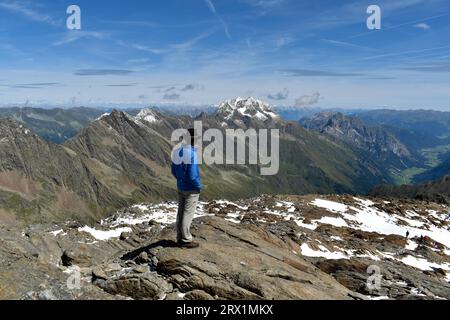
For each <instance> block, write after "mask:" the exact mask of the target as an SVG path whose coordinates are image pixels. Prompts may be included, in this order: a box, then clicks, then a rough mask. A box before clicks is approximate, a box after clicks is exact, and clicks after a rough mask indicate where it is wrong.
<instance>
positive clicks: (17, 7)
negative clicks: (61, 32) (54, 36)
mask: <svg viewBox="0 0 450 320" xmlns="http://www.w3.org/2000/svg"><path fill="white" fill-rule="evenodd" d="M0 9H4V10H7V11H9V12H12V13H17V14H20V15H21V16H23V17H25V18H27V19H29V20H32V21H37V22H42V23H47V24H50V25H53V26H58V25H60V24H61V21H58V20H56V19H54V18H53V17H51V16H50V15H48V14H45V13H42V12H39V11H36V10H35V9H33V8H32V3H31V2H25V1H2V2H0Z"/></svg>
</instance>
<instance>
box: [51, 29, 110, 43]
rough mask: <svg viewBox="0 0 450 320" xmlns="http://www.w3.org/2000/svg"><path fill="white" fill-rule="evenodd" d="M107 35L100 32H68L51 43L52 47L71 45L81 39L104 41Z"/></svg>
mask: <svg viewBox="0 0 450 320" xmlns="http://www.w3.org/2000/svg"><path fill="white" fill-rule="evenodd" d="M106 37H107V35H106V34H105V33H102V32H97V31H81V30H77V31H70V32H67V33H66V34H65V35H64V37H63V38H62V39H61V40H59V41H56V42H54V43H53V45H54V46H61V45H64V44H68V43H72V42H75V41H77V40H80V39H83V38H93V39H105V38H106Z"/></svg>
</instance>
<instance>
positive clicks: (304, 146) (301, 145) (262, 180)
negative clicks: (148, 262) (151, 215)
mask: <svg viewBox="0 0 450 320" xmlns="http://www.w3.org/2000/svg"><path fill="white" fill-rule="evenodd" d="M255 114H257V115H259V116H257V117H254V115H255ZM194 120H202V121H203V124H204V127H205V129H207V128H219V129H220V130H226V129H227V128H244V129H245V128H250V127H252V128H277V129H279V130H280V172H279V174H278V175H275V176H267V177H263V176H260V175H259V170H258V169H259V166H258V165H251V166H239V165H235V166H228V165H226V166H225V165H213V166H206V165H203V166H202V168H201V172H202V178H203V180H204V184H205V186H206V188H205V190H204V193H203V196H204V197H205V198H208V199H212V198H217V197H220V198H224V197H225V198H237V197H243V196H245V197H247V196H252V195H259V194H261V193H271V194H274V193H291V194H307V193H335V192H337V193H358V192H367V191H368V190H370V188H372V187H373V186H375V185H377V184H381V183H387V182H389V181H388V180H385V179H384V178H383V173H382V172H381V171H380V170H379V168H378V167H377V165H376V164H375V163H374V162H373V161H371V160H370V159H368V158H367V157H362V156H361V155H360V154H358V153H357V152H355V151H353V150H352V149H350V148H348V146H347V145H346V144H345V143H342V142H340V141H335V140H332V139H328V138H327V137H325V136H323V135H320V134H317V133H315V132H311V131H308V130H306V129H304V128H302V127H301V126H300V125H299V124H298V123H296V122H286V121H284V120H283V119H281V118H280V117H279V116H278V115H276V114H275V113H274V112H273V111H272V110H271V109H270V107H269V106H268V105H266V104H264V103H262V102H261V101H258V100H256V99H234V100H230V101H227V102H225V103H223V104H222V105H221V106H220V107H219V108H218V109H217V112H216V113H215V114H212V115H210V114H207V113H202V114H201V115H199V116H198V117H197V118H196V119H194V118H192V117H189V116H170V115H163V114H162V113H159V112H158V111H156V110H152V109H147V110H142V111H141V112H139V113H138V114H136V116H132V115H129V114H127V113H125V112H122V111H118V110H114V111H113V112H111V113H109V114H104V115H102V116H100V117H99V118H98V119H96V120H94V121H92V122H91V123H89V124H88V125H87V126H86V127H85V128H84V129H82V130H81V131H80V132H79V133H78V134H77V135H76V136H75V137H73V138H71V139H69V140H66V141H65V142H64V143H62V144H55V143H53V142H51V141H46V140H44V139H43V138H42V137H40V136H39V135H37V134H35V133H33V131H32V130H31V129H28V128H27V127H26V126H24V125H23V124H21V123H19V122H17V121H16V120H13V119H4V120H1V121H0V130H1V132H2V140H1V141H0V152H1V159H2V160H1V162H0V171H1V173H0V177H1V178H0V206H1V207H2V210H3V211H5V212H6V213H11V212H13V213H14V215H15V216H19V217H20V218H22V219H25V220H32V221H40V220H48V219H56V220H57V219H61V218H68V217H69V218H70V217H74V218H77V219H91V220H92V219H98V218H100V217H103V216H105V215H107V214H108V213H110V212H112V211H113V210H116V209H118V208H121V207H125V206H128V205H131V204H134V203H137V202H140V201H155V200H165V199H174V198H175V197H176V193H177V192H176V189H175V181H174V179H173V178H172V177H171V173H170V162H171V160H170V155H171V150H172V147H173V145H172V143H171V141H170V138H171V133H172V132H173V130H175V129H177V128H187V127H191V126H192V124H193V121H194Z"/></svg>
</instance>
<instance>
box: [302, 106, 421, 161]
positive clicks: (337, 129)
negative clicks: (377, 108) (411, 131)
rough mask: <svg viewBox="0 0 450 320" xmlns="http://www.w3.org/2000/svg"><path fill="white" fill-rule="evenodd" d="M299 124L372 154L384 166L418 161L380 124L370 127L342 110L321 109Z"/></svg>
mask: <svg viewBox="0 0 450 320" xmlns="http://www.w3.org/2000/svg"><path fill="white" fill-rule="evenodd" d="M300 123H301V124H302V125H303V126H304V127H305V128H306V129H309V130H314V131H317V132H320V133H323V134H327V135H330V136H333V137H335V138H337V139H339V140H342V141H344V142H346V143H347V144H349V145H350V146H353V147H356V148H357V149H360V150H362V151H364V152H366V153H367V154H369V155H370V156H371V157H372V158H373V159H374V160H375V161H377V162H379V163H380V165H383V166H389V165H390V166H392V167H394V168H395V169H397V170H398V169H405V168H407V167H409V166H411V165H413V164H414V163H417V161H416V160H415V159H414V158H413V156H412V154H411V152H410V151H409V150H408V148H407V147H406V146H405V145H404V144H403V143H402V142H401V141H399V140H398V139H397V138H396V137H395V136H394V135H393V134H391V133H390V132H388V131H387V130H385V129H384V128H383V127H381V126H368V125H366V124H365V123H364V122H363V121H362V120H361V119H359V118H357V117H354V116H347V115H344V114H342V113H333V112H322V113H317V114H315V115H313V116H312V117H311V118H304V119H301V120H300Z"/></svg>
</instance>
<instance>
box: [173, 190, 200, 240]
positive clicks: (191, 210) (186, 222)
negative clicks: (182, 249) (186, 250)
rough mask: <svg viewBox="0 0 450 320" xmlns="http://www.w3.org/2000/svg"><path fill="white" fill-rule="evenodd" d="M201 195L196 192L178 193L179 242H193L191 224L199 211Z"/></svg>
mask: <svg viewBox="0 0 450 320" xmlns="http://www.w3.org/2000/svg"><path fill="white" fill-rule="evenodd" d="M199 197H200V193H198V192H194V191H179V192H178V214H177V241H178V242H185V243H189V242H192V235H191V224H192V220H193V219H194V215H195V210H196V209H197V203H198V199H199Z"/></svg>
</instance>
